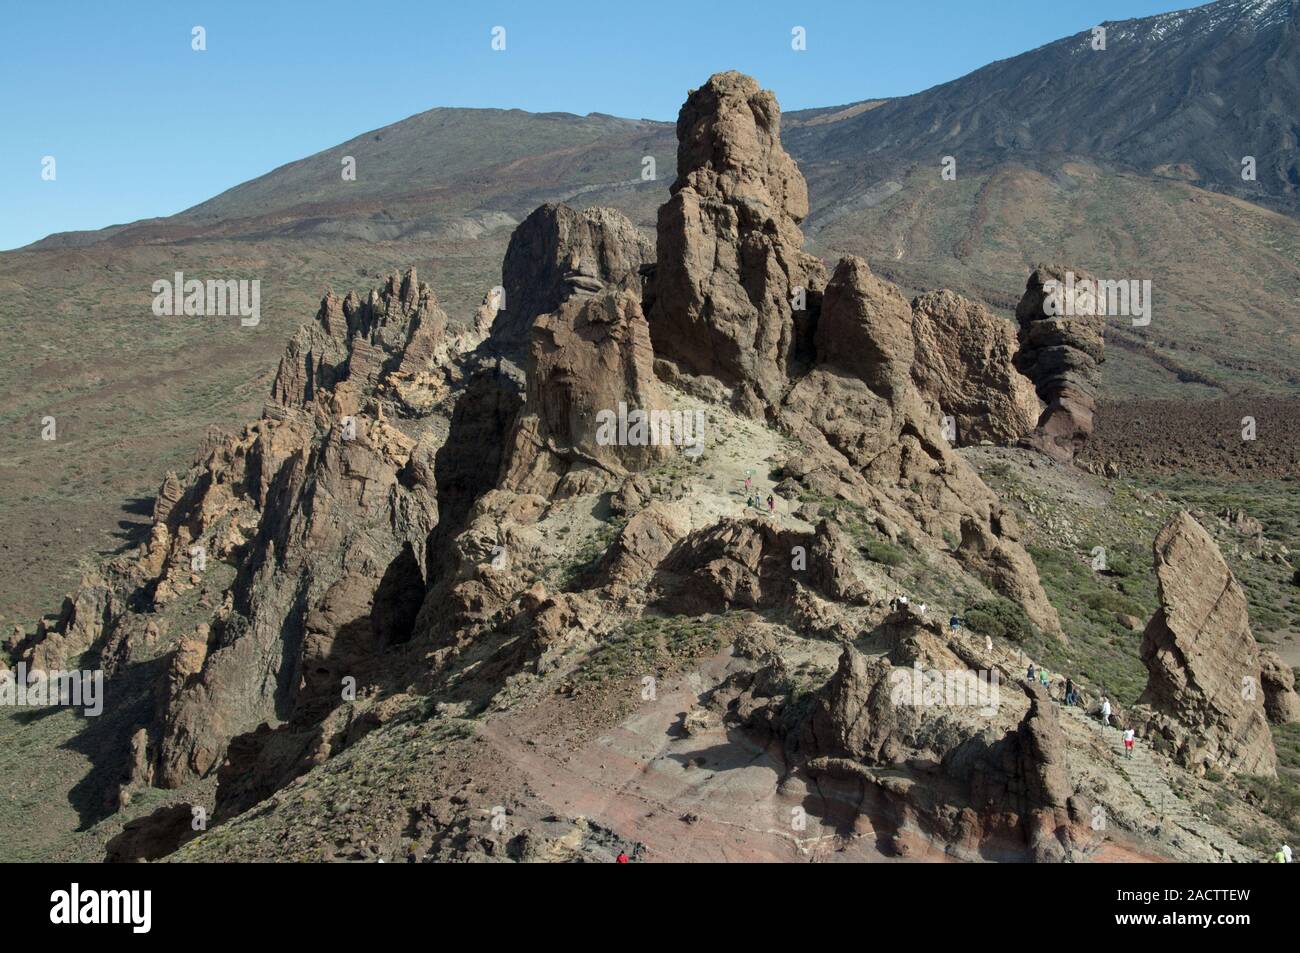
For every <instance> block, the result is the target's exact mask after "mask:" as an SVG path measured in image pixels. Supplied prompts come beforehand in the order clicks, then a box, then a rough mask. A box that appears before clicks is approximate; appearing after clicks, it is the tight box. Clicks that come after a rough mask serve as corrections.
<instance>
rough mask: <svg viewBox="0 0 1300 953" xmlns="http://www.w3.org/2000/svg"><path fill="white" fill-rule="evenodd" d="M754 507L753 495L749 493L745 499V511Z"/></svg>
mask: <svg viewBox="0 0 1300 953" xmlns="http://www.w3.org/2000/svg"><path fill="white" fill-rule="evenodd" d="M753 505H754V494H753V493H751V494H749V496H747V497H745V509H750V508H751V507H752V506H753Z"/></svg>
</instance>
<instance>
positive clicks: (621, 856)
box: [618, 850, 628, 864]
mask: <svg viewBox="0 0 1300 953" xmlns="http://www.w3.org/2000/svg"><path fill="white" fill-rule="evenodd" d="M618 862H619V863H620V864H626V863H627V862H628V856H627V851H625V850H620V851H619V852H618Z"/></svg>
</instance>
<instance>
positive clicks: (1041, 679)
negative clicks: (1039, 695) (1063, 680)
mask: <svg viewBox="0 0 1300 953" xmlns="http://www.w3.org/2000/svg"><path fill="white" fill-rule="evenodd" d="M1051 683H1052V677H1051V676H1050V675H1048V674H1047V669H1045V668H1040V669H1039V670H1038V684H1039V685H1042V686H1043V687H1044V688H1047V686H1048V685H1050V684H1051Z"/></svg>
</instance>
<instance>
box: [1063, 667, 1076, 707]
mask: <svg viewBox="0 0 1300 953" xmlns="http://www.w3.org/2000/svg"><path fill="white" fill-rule="evenodd" d="M1065 703H1066V704H1067V705H1070V706H1071V707H1073V705H1074V679H1072V678H1070V676H1068V675H1067V676H1065Z"/></svg>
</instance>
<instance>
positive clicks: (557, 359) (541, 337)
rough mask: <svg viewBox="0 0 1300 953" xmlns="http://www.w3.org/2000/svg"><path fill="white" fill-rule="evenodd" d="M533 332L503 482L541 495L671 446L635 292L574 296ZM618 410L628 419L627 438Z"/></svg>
mask: <svg viewBox="0 0 1300 953" xmlns="http://www.w3.org/2000/svg"><path fill="white" fill-rule="evenodd" d="M532 335H533V342H532V348H531V351H530V353H529V360H528V370H527V378H528V390H527V397H526V398H525V401H524V410H523V414H522V416H521V417H520V420H519V422H518V424H517V425H516V427H515V431H514V434H513V436H512V438H511V442H510V451H509V455H508V458H507V460H506V464H505V474H504V477H503V479H502V481H501V485H502V487H504V488H505V489H509V490H513V491H515V492H522V493H536V494H539V495H541V496H545V497H551V496H555V495H557V491H558V495H559V496H572V495H574V494H576V493H579V492H593V491H595V490H598V489H600V488H602V487H603V486H605V485H606V484H607V483H612V482H614V481H615V480H619V479H621V478H622V477H623V476H624V475H625V474H626V473H627V472H628V471H637V470H645V469H649V468H650V467H653V466H655V465H657V464H659V463H661V462H663V461H665V460H667V459H669V458H670V457H671V456H672V455H673V454H674V453H676V452H678V451H677V449H676V445H675V444H674V442H673V441H674V436H673V433H672V410H673V407H672V406H671V405H670V402H669V401H668V399H667V398H666V397H665V395H664V393H663V391H662V389H661V388H660V386H659V384H658V382H657V381H656V380H655V376H654V353H653V351H652V350H651V347H650V330H649V327H648V325H647V324H646V320H645V318H644V316H642V314H641V305H640V301H639V298H638V296H637V295H634V294H632V293H631V292H628V291H609V292H602V293H600V294H597V295H594V296H575V297H572V298H570V299H569V300H568V301H566V302H565V303H564V304H562V305H561V306H560V308H559V310H557V311H554V312H552V313H550V314H544V315H541V316H539V317H538V318H537V320H536V321H535V322H534V324H533V330H532ZM681 413H682V411H681V409H680V408H678V417H679V418H680V417H681ZM637 415H646V418H645V419H642V418H639V417H637ZM660 415H662V418H661V417H660ZM620 416H621V417H622V418H623V419H624V420H628V421H629V424H628V425H627V430H628V433H627V434H626V439H625V440H620V437H621V436H624V435H621V434H619V432H618V429H619V428H618V420H619V418H620ZM611 419H612V420H613V421H614V425H613V426H611ZM691 419H692V420H693V419H694V418H693V417H692V418H691ZM637 420H641V423H640V426H639V427H638V426H637ZM664 422H666V423H667V431H666V432H665V428H664V426H662V424H663V423H664ZM652 428H653V430H654V431H655V432H654V433H653V434H652V433H651V432H650V431H651V429H652ZM692 429H694V428H692ZM678 430H679V431H680V430H681V427H679V428H678ZM638 431H639V432H638ZM665 438H666V439H665Z"/></svg>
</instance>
